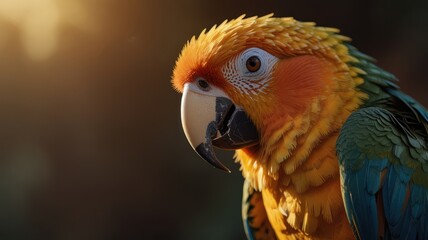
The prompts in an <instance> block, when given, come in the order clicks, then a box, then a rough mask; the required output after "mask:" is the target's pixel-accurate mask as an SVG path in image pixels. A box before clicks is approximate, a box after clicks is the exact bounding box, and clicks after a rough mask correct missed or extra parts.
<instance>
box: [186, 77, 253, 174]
mask: <svg viewBox="0 0 428 240" xmlns="http://www.w3.org/2000/svg"><path fill="white" fill-rule="evenodd" d="M197 84H198V83H197V81H195V82H194V83H186V84H185V85H184V90H183V96H182V100H181V121H182V124H183V130H184V133H185V134H186V137H187V140H188V141H189V143H190V145H191V146H192V148H193V149H194V150H195V151H196V153H197V154H198V155H199V156H200V157H201V158H203V159H204V160H205V161H207V162H208V163H210V164H211V165H212V166H214V167H216V168H218V169H221V170H223V171H226V172H230V170H229V169H228V168H227V167H226V166H224V165H223V164H222V163H221V162H220V161H219V160H218V159H217V157H216V155H215V152H214V149H213V145H214V146H216V147H218V148H223V149H239V148H243V147H248V146H252V145H255V144H257V143H258V141H259V135H258V132H257V129H256V127H255V126H254V124H253V122H252V121H251V120H250V119H249V118H248V116H247V114H246V113H245V112H244V110H243V109H242V108H239V107H236V106H235V104H233V102H232V101H231V100H230V98H229V97H228V96H227V95H226V94H225V93H224V92H223V91H222V90H221V89H219V88H217V87H214V86H209V87H207V88H201V87H200V86H198V85H197Z"/></svg>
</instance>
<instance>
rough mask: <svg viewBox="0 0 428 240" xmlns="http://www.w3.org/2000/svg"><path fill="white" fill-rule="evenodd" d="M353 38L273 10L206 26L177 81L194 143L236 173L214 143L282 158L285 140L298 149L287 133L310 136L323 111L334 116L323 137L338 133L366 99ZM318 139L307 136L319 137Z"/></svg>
mask: <svg viewBox="0 0 428 240" xmlns="http://www.w3.org/2000/svg"><path fill="white" fill-rule="evenodd" d="M346 41H348V38H347V37H344V36H342V35H339V34H337V30H336V29H333V28H322V27H316V26H315V24H314V23H304V22H299V21H296V20H294V19H293V18H274V17H273V16H272V15H267V16H263V17H251V18H245V16H241V17H239V18H237V19H234V20H231V21H225V22H223V23H222V24H220V25H219V26H214V27H213V28H211V29H210V30H209V31H205V30H204V31H202V33H201V34H200V35H199V36H198V37H193V38H192V39H191V40H190V41H188V43H187V44H186V45H185V47H184V48H183V50H182V52H181V54H180V56H179V58H178V60H177V62H176V66H175V68H174V71H173V79H172V83H173V86H174V88H175V89H176V90H177V91H179V92H182V93H183V95H182V102H181V119H182V124H183V129H184V132H185V134H186V137H187V139H188V141H189V143H190V145H191V146H192V147H193V149H194V150H195V151H196V152H197V153H198V154H199V156H200V157H202V158H203V159H204V160H206V161H208V162H209V163H211V164H212V165H213V166H214V167H216V168H219V169H222V170H225V171H229V170H228V169H227V168H226V167H225V166H224V165H223V164H222V163H221V162H220V161H219V160H218V159H217V157H216V155H215V152H214V149H213V146H214V147H217V148H221V149H240V151H242V152H243V153H244V154H246V155H248V156H254V157H255V158H257V159H259V160H263V159H270V158H274V157H275V156H273V155H275V151H274V149H276V148H279V147H281V146H282V145H281V144H284V143H283V142H287V141H288V143H285V144H287V146H288V147H286V149H287V148H288V149H293V148H296V147H297V145H298V144H299V142H298V141H297V142H296V141H295V139H293V138H291V137H290V139H288V140H283V138H284V136H285V135H286V133H287V132H290V131H291V130H290V129H297V128H298V129H299V130H296V131H295V132H294V137H296V136H300V135H305V134H306V135H308V136H309V135H310V134H309V132H311V129H312V128H311V127H310V126H311V125H314V124H316V123H317V122H318V121H319V119H321V115H328V116H324V117H326V118H328V119H330V120H331V121H327V122H326V121H325V120H324V121H325V122H324V123H320V125H321V126H319V127H318V128H317V133H318V135H322V134H326V133H327V132H328V131H333V130H334V128H332V126H334V125H335V124H337V125H338V126H339V124H338V123H336V122H340V121H342V118H345V115H346V116H347V114H345V113H348V114H349V112H351V111H352V110H353V109H355V108H356V106H358V105H359V104H360V102H361V95H358V92H357V91H356V90H355V86H356V85H358V84H360V83H359V81H360V82H361V81H362V80H361V79H358V78H357V77H356V76H357V73H358V71H359V69H358V68H353V67H352V66H351V65H350V64H349V63H351V62H355V61H357V60H356V59H355V58H353V57H352V56H350V55H349V54H348V52H347V50H348V49H347V47H346V46H345V45H344V44H343V42H346ZM322 109H330V110H331V109H339V110H337V111H336V110H332V111H327V110H326V111H323V110H322ZM342 115H343V117H341V116H342ZM343 121H344V120H343ZM330 129H333V130H330ZM307 133H308V134H307ZM312 138H314V139H312V140H311V139H306V140H305V141H308V142H311V141H312V142H314V141H317V140H316V138H315V137H313V135H312ZM280 142H281V143H280ZM309 148H310V147H309ZM286 149H285V150H286ZM285 150H284V151H285ZM256 155H257V157H256ZM277 155H281V156H282V158H284V156H286V155H287V154H285V155H284V154H277ZM277 162H280V161H277Z"/></svg>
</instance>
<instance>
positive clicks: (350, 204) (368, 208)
mask: <svg viewBox="0 0 428 240" xmlns="http://www.w3.org/2000/svg"><path fill="white" fill-rule="evenodd" d="M393 94H398V93H397V92H392V94H391V97H392V99H393V100H394V99H395V100H394V101H396V105H395V106H394V107H392V106H391V105H389V108H388V107H385V106H387V105H383V106H372V107H365V108H361V109H359V110H357V111H356V112H354V113H352V114H351V116H350V117H349V118H348V119H347V121H346V122H345V123H344V125H343V127H342V129H341V132H340V134H339V138H338V140H337V143H336V151H337V155H338V160H339V168H340V175H341V190H342V196H343V200H344V204H345V211H346V214H347V216H348V220H349V222H350V223H351V227H352V228H353V231H354V234H355V236H356V237H357V238H359V239H375V238H378V236H383V237H385V238H388V237H389V238H393V239H404V238H406V239H416V238H419V239H428V151H427V147H426V140H427V138H426V136H427V133H426V130H425V129H426V127H425V126H426V119H425V118H424V116H423V115H422V113H425V112H423V111H425V110H424V109H423V107H421V106H420V107H421V108H420V109H415V108H414V106H416V103H412V102H403V101H405V100H406V99H404V98H405V97H404V96H406V95H404V94H402V95H401V98H399V97H397V96H394V95H393ZM409 98H410V97H409ZM403 104H404V105H403ZM400 105H401V106H400ZM412 105H413V106H412ZM418 106H419V105H418ZM425 114H426V113H425Z"/></svg>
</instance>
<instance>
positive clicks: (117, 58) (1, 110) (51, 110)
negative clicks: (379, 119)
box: [0, 0, 428, 240]
mask: <svg viewBox="0 0 428 240" xmlns="http://www.w3.org/2000/svg"><path fill="white" fill-rule="evenodd" d="M422 2H424V3H423V4H422ZM271 12H274V13H275V15H276V16H294V17H295V18H296V19H299V20H307V21H315V22H317V23H319V24H322V25H324V26H332V27H338V28H340V29H341V30H342V32H343V33H344V34H346V35H349V36H350V37H352V38H353V39H354V43H355V45H356V46H358V47H359V48H360V49H361V50H362V51H364V52H365V53H367V54H369V55H372V56H373V57H375V58H376V59H378V61H379V65H380V66H381V67H383V68H385V69H386V70H389V71H391V72H393V73H394V74H396V75H397V76H398V77H399V78H400V86H402V87H403V89H404V90H405V91H406V92H407V93H409V94H410V95H412V96H414V97H415V98H416V99H418V100H420V101H421V102H422V103H424V104H425V105H426V106H428V98H427V96H426V95H427V94H426V89H428V86H427V85H428V81H423V80H425V79H426V76H425V75H426V74H425V73H424V71H423V70H424V69H425V68H426V63H427V61H428V58H427V57H428V45H427V44H426V43H427V42H428V31H427V30H426V26H428V14H426V13H427V12H428V4H426V1H391V3H389V4H386V5H385V1H383V2H382V1H378V2H377V3H371V4H367V1H360V0H348V1H345V0H332V1H319V0H313V1H310V0H271V1H248V0H236V1H230V0H218V1H201V0H186V1H174V0H156V1H153V0H0V239H13V240H14V239H17V240H20V239H25V240H27V239H30V240H31V239H44V240H57V239H59V240H63V239H64V240H65V239H79V240H87V239H88V240H89V239H90V240H92V239H94V240H98V239H108V240H114V239H124V240H127V239H179V240H181V239H186V240H194V239H195V240H196V239H207V240H209V239H224V240H229V239H244V238H245V237H244V230H243V227H242V221H241V209H240V207H241V194H242V175H241V173H240V172H239V166H238V164H233V160H232V153H231V152H227V153H224V152H219V157H220V159H221V160H222V161H223V162H224V163H225V164H226V165H227V166H228V167H230V168H231V170H232V174H226V175H225V174H224V173H222V172H219V171H215V170H214V169H212V168H211V167H210V166H209V165H208V164H206V163H204V162H203V161H202V160H200V159H199V158H198V156H197V155H196V154H195V152H194V151H193V150H192V148H191V147H190V146H189V144H188V142H187V140H186V137H185V136H184V133H183V130H182V127H181V123H180V97H181V96H180V94H178V93H177V92H175V91H174V90H173V89H172V87H171V74H172V69H173V67H174V63H175V60H176V59H177V56H178V54H179V53H180V50H181V48H182V47H183V45H184V44H185V43H186V41H187V40H188V39H190V38H191V36H192V35H194V34H199V33H200V31H201V30H202V29H204V28H210V27H211V26H212V25H214V24H216V23H221V22H222V21H223V20H224V19H232V18H235V17H238V16H240V15H241V14H243V13H246V14H247V15H248V16H253V15H259V16H262V15H265V14H268V13H271Z"/></svg>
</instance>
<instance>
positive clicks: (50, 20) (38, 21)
mask: <svg viewBox="0 0 428 240" xmlns="http://www.w3.org/2000/svg"><path fill="white" fill-rule="evenodd" d="M87 18H88V16H87V14H86V11H85V9H84V7H83V6H82V5H81V4H80V3H79V2H78V1H62V0H1V1H0V21H6V22H9V23H11V24H13V25H14V26H16V27H17V28H18V31H20V37H21V39H20V40H21V42H22V44H23V46H24V47H25V50H26V52H27V54H28V56H29V57H30V58H31V59H33V60H44V59H47V58H49V57H50V56H52V55H53V54H54V53H55V50H56V49H57V47H58V38H59V31H60V30H61V27H62V26H63V25H64V24H72V25H74V26H76V27H78V28H81V29H88V26H89V25H91V24H92V23H90V22H88V23H87V24H85V22H84V20H88V19H87ZM3 34H4V33H3ZM0 44H1V43H0ZM0 46H1V45H0Z"/></svg>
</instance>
